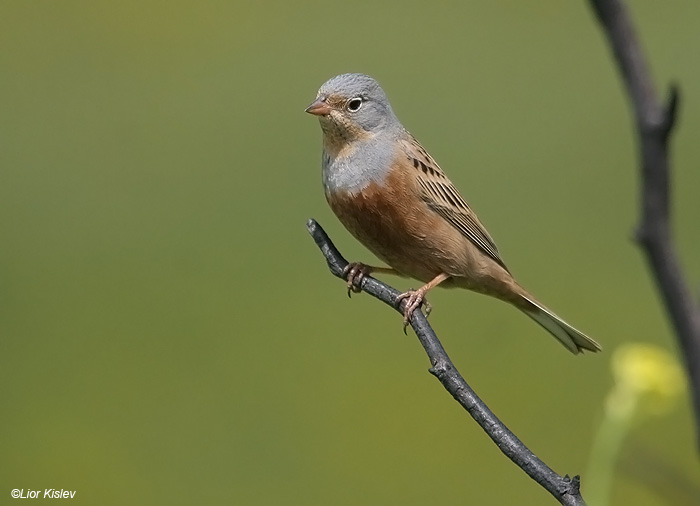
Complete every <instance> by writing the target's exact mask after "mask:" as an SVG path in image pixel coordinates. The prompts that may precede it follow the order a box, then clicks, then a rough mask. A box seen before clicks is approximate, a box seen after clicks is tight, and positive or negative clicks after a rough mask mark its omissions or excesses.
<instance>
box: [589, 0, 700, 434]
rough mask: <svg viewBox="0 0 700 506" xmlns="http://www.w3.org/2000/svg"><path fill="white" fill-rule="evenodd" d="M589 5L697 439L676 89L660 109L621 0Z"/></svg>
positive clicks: (698, 362)
mask: <svg viewBox="0 0 700 506" xmlns="http://www.w3.org/2000/svg"><path fill="white" fill-rule="evenodd" d="M591 6H592V7H593V10H594V11H595V13H596V15H597V16H598V21H600V23H601V25H602V27H603V30H604V32H605V35H606V36H607V38H608V42H609V43H610V47H611V50H612V53H613V55H614V56H615V60H616V62H617V67H618V69H619V71H620V74H621V75H622V80H623V82H624V84H625V88H626V89H627V94H628V95H629V99H630V103H631V107H632V109H633V111H634V116H635V124H636V129H637V138H638V141H639V153H640V169H641V171H640V176H641V180H642V181H641V182H642V185H641V190H642V195H641V218H640V224H639V227H638V229H637V234H636V238H637V242H638V243H639V245H640V247H641V248H642V250H643V251H644V253H645V255H646V257H647V262H648V263H649V268H650V269H651V274H652V276H653V277H654V280H655V281H656V285H657V287H658V289H659V290H660V291H661V296H662V299H663V303H664V305H665V306H666V311H667V312H668V314H669V316H670V317H671V322H672V324H673V328H674V330H675V333H676V337H677V339H678V344H679V345H680V348H681V350H682V352H683V358H684V360H685V367H686V370H687V373H688V376H689V378H690V384H691V389H692V395H693V404H694V408H695V419H696V424H697V426H696V430H697V431H698V438H700V306H699V305H698V303H697V301H695V300H694V299H693V297H692V295H691V291H690V289H689V287H688V284H687V283H686V281H685V277H684V275H683V271H682V269H681V265H680V261H679V259H678V253H677V251H676V247H675V245H674V243H673V239H672V233H671V225H670V211H669V207H670V206H669V202H670V197H669V193H670V192H669V186H670V185H669V182H670V172H671V170H670V168H671V163H670V159H669V147H668V144H669V139H670V135H671V131H672V129H673V126H674V123H675V120H676V110H677V108H678V89H677V87H676V86H671V88H670V92H669V97H668V100H667V103H666V105H663V104H662V103H661V101H660V100H659V98H658V96H657V94H656V91H655V90H654V85H653V82H652V78H651V73H650V72H649V69H648V67H647V65H646V62H645V60H644V55H643V53H642V49H641V46H640V44H639V41H638V39H637V36H636V35H635V31H634V27H633V25H632V21H631V19H630V16H629V13H628V12H627V8H626V6H625V4H624V2H623V0H591ZM699 442H700V439H699Z"/></svg>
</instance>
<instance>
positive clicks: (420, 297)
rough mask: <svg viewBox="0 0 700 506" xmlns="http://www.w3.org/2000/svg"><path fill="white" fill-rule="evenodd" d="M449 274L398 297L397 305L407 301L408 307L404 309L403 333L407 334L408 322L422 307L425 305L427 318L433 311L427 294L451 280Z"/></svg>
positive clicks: (436, 277)
mask: <svg viewBox="0 0 700 506" xmlns="http://www.w3.org/2000/svg"><path fill="white" fill-rule="evenodd" d="M449 277H450V276H449V274H445V273H442V274H439V275H437V276H435V278H434V279H433V280H432V281H430V283H427V284H425V285H423V286H421V287H420V288H419V289H418V290H409V291H407V292H406V293H402V294H401V295H399V296H398V297H396V305H397V306H398V305H399V304H400V303H401V301H402V300H404V299H408V300H406V307H405V308H404V312H403V331H404V333H405V332H406V327H407V326H408V322H409V321H410V320H411V317H412V316H413V312H414V311H415V310H416V309H418V308H419V307H421V306H422V305H425V316H428V315H429V314H430V311H432V309H433V308H432V306H431V305H430V304H429V303H428V301H427V300H426V299H425V294H426V293H428V291H430V290H431V289H433V288H435V287H436V286H438V285H439V284H440V283H442V282H443V281H445V280H446V279H447V278H449Z"/></svg>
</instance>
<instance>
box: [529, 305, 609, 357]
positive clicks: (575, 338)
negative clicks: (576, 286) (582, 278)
mask: <svg viewBox="0 0 700 506" xmlns="http://www.w3.org/2000/svg"><path fill="white" fill-rule="evenodd" d="M522 297H523V299H525V300H526V301H527V302H529V303H530V304H528V306H527V307H523V306H520V309H521V310H522V311H523V313H525V314H526V315H528V316H529V317H530V318H532V319H533V320H535V321H536V322H537V323H539V324H540V325H541V326H542V327H544V328H545V329H546V330H547V331H548V332H549V333H550V334H552V335H553V336H554V337H556V338H557V340H558V341H559V342H560V343H561V344H563V345H564V346H565V347H566V349H567V350H569V351H570V352H571V353H573V354H574V355H576V354H578V353H579V352H580V351H584V350H585V351H593V352H596V351H600V350H601V349H602V348H601V347H600V345H599V344H598V343H596V342H595V341H594V340H593V339H591V338H590V337H588V336H587V335H586V334H584V333H583V332H579V331H578V330H576V329H575V328H573V327H572V326H571V325H569V324H568V323H566V322H565V321H564V320H562V319H561V318H559V317H558V316H557V315H555V314H554V313H552V312H551V311H550V310H549V309H547V308H546V307H544V306H543V305H542V304H540V303H539V302H537V301H536V300H534V299H532V298H531V297H527V296H525V295H522Z"/></svg>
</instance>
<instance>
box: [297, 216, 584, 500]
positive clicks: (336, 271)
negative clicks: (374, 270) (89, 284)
mask: <svg viewBox="0 0 700 506" xmlns="http://www.w3.org/2000/svg"><path fill="white" fill-rule="evenodd" d="M306 228H307V229H308V230H309V233H310V234H311V236H312V237H313V238H314V241H316V244H317V245H318V247H319V248H320V249H321V251H322V252H323V255H324V256H325V257H326V262H328V267H329V268H330V270H331V272H332V273H333V275H334V276H337V277H339V278H342V277H343V269H344V268H345V266H346V265H348V262H347V261H346V260H345V258H343V256H342V255H341V254H340V252H338V250H337V249H336V247H335V246H334V245H333V243H332V242H331V240H330V239H329V238H328V236H327V235H326V232H324V230H323V229H322V228H321V226H320V225H319V224H318V223H316V221H314V220H309V222H308V223H307V225H306ZM360 288H361V289H362V290H363V291H365V292H367V293H368V294H370V295H372V296H373V297H375V298H377V299H379V300H381V301H382V302H384V303H385V304H388V305H389V306H391V307H393V308H394V309H396V310H397V311H399V312H401V313H402V314H403V307H404V305H405V302H406V301H405V300H402V301H401V305H400V307H398V308H397V307H396V297H397V296H398V295H399V292H398V291H397V290H395V289H394V288H391V287H390V286H387V285H386V284H384V283H382V282H381V281H379V280H377V279H375V278H372V277H369V276H366V277H364V278H363V279H362V281H361V286H360ZM411 327H413V330H415V332H416V335H417V336H418V339H419V341H420V343H421V344H422V345H423V348H424V349H425V352H426V353H427V354H428V358H429V359H430V363H431V365H432V367H431V369H430V372H431V374H433V375H434V376H435V377H436V378H437V379H438V380H440V383H442V385H443V386H444V387H445V389H446V390H447V391H448V392H449V393H450V394H451V395H452V397H454V398H455V400H456V401H457V402H459V403H460V404H461V405H462V407H464V409H466V410H467V411H468V412H469V414H470V415H471V416H472V418H474V420H476V422H477V423H478V424H479V425H480V426H481V428H482V429H484V431H485V432H486V434H488V435H489V437H490V438H491V439H492V440H493V441H494V443H496V445H497V446H498V448H499V449H500V450H501V451H502V452H503V453H504V454H505V455H506V456H507V457H508V458H509V459H510V460H512V461H513V462H514V463H515V464H516V465H517V466H518V467H520V468H521V469H522V470H523V471H525V472H526V473H527V475H528V476H530V478H532V479H533V480H535V481H536V482H537V483H539V484H540V485H542V487H544V488H545V489H546V490H547V491H548V492H549V493H550V494H552V495H553V496H554V497H555V498H556V499H557V500H558V501H559V502H560V503H561V504H564V505H567V506H581V505H585V502H584V501H583V499H582V498H581V494H580V493H579V477H578V476H574V477H573V478H569V476H568V475H567V476H560V475H558V474H557V473H555V472H554V471H552V469H550V468H549V466H547V464H545V463H544V462H542V461H541V460H540V459H539V458H537V457H536V456H535V454H534V453H532V452H531V451H530V450H529V449H528V448H527V446H525V445H524V444H523V442H522V441H520V439H518V438H517V437H516V436H515V434H513V433H512V432H511V431H510V430H508V428H507V427H506V426H505V425H504V424H503V422H501V421H500V420H499V419H498V418H497V417H496V415H494V414H493V413H492V412H491V410H490V409H489V408H488V407H487V406H486V404H484V402H483V401H482V400H481V399H480V398H479V397H478V396H477V395H476V393H475V392H474V390H472V389H471V387H470V386H469V385H468V384H467V382H466V381H464V378H462V376H461V375H460V374H459V371H458V370H457V369H456V368H455V366H454V364H453V363H452V361H451V360H450V357H449V356H448V355H447V352H445V349H444V348H443V347H442V344H441V343H440V340H439V339H438V337H437V335H435V332H434V331H433V329H432V327H431V326H430V324H428V321H427V320H426V319H425V317H424V316H423V314H422V313H421V312H420V311H416V312H415V313H414V316H413V318H412V321H411Z"/></svg>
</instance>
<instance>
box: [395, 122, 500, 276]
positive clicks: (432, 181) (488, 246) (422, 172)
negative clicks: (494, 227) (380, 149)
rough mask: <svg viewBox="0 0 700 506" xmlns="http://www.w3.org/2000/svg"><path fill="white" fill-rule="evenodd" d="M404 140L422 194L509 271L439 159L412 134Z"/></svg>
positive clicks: (433, 207)
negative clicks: (436, 159) (439, 162)
mask: <svg viewBox="0 0 700 506" xmlns="http://www.w3.org/2000/svg"><path fill="white" fill-rule="evenodd" d="M401 143H402V146H403V148H404V150H405V152H406V156H407V157H408V159H409V162H410V163H411V164H412V165H413V167H414V168H415V169H416V172H417V174H418V181H419V183H420V186H421V190H422V191H423V194H422V197H423V200H425V202H426V203H427V204H428V206H430V208H431V209H433V210H434V211H435V212H436V213H438V214H439V215H440V216H442V217H443V218H445V219H446V220H447V221H448V222H449V223H450V224H451V225H452V226H453V227H455V228H456V229H457V230H459V231H460V232H461V233H462V235H464V236H465V237H466V238H467V239H469V240H470V241H472V242H473V243H474V244H476V245H477V246H478V247H479V248H480V249H481V250H482V251H483V252H484V253H486V254H487V255H488V256H490V257H491V258H492V259H493V260H495V261H496V262H497V263H498V264H499V265H500V266H501V267H503V268H504V269H505V270H508V268H507V267H506V265H505V263H504V262H503V259H502V258H501V255H500V253H498V248H496V244H495V243H494V242H493V239H491V236H490V235H489V233H488V232H487V231H486V229H485V228H484V226H483V225H482V224H481V222H480V221H479V218H477V216H476V214H475V213H474V211H472V209H471V208H470V207H469V204H467V202H466V201H465V200H464V199H463V198H462V196H461V195H460V194H459V192H458V191H457V188H455V186H454V185H453V184H452V181H450V180H449V179H448V178H447V176H446V175H445V173H444V172H443V171H442V169H441V168H440V167H439V166H438V164H437V163H435V160H433V158H432V157H431V156H430V155H429V154H428V152H427V151H426V150H425V149H424V148H423V146H421V145H420V143H419V142H418V141H417V140H416V139H415V138H414V137H413V136H411V135H410V134H409V138H408V139H405V140H402V141H401Z"/></svg>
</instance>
